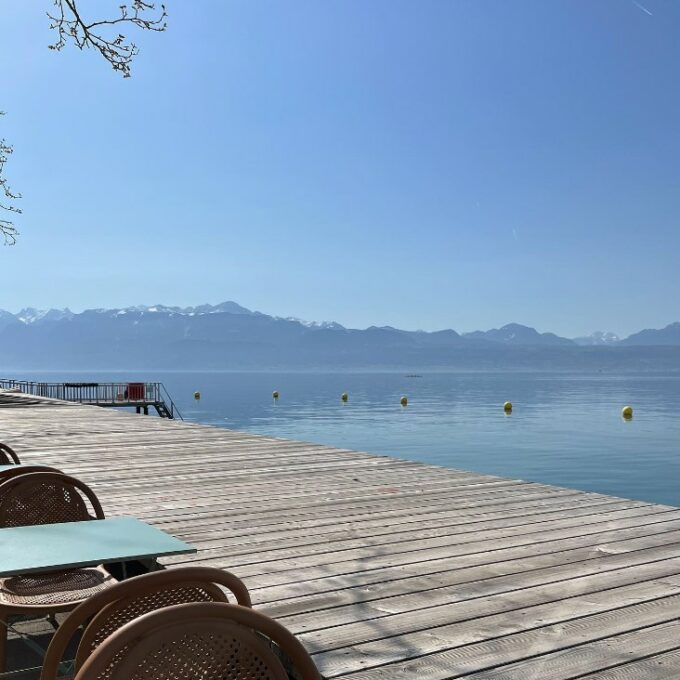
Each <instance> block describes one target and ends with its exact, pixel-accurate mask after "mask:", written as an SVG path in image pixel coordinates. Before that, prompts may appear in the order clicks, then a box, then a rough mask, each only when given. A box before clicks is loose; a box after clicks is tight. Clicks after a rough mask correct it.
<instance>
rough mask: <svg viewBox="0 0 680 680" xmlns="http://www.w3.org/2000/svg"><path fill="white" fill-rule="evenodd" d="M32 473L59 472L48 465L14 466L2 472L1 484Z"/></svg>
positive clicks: (0, 476) (0, 472)
mask: <svg viewBox="0 0 680 680" xmlns="http://www.w3.org/2000/svg"><path fill="white" fill-rule="evenodd" d="M32 472H59V470H57V468H53V467H48V466H47V465H13V466H12V467H10V468H7V469H5V470H2V471H0V484H2V482H6V481H7V480H8V479H12V477H18V476H19V475H29V474H31V473H32Z"/></svg>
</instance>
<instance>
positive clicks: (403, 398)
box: [399, 397, 408, 406]
mask: <svg viewBox="0 0 680 680" xmlns="http://www.w3.org/2000/svg"><path fill="white" fill-rule="evenodd" d="M399 403H400V404H401V405H402V406H406V405H407V404H408V399H407V398H406V397H402V398H401V399H400V400H399Z"/></svg>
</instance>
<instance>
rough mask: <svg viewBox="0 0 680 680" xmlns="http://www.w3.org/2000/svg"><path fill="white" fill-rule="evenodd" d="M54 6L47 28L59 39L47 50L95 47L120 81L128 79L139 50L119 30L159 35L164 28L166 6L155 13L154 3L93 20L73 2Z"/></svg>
mask: <svg viewBox="0 0 680 680" xmlns="http://www.w3.org/2000/svg"><path fill="white" fill-rule="evenodd" d="M54 6H55V8H56V9H55V10H54V12H53V13H50V12H48V13H47V16H48V17H49V18H50V20H51V22H52V23H51V24H50V28H53V29H54V30H56V31H57V34H58V39H57V41H56V42H55V43H53V44H52V45H50V49H52V50H61V49H63V48H64V47H65V46H66V43H67V42H69V41H72V42H73V43H74V44H75V46H76V47H77V48H78V49H80V50H83V49H85V48H94V49H95V50H97V51H98V52H99V53H100V54H101V55H102V57H104V59H106V61H108V62H109V64H111V66H112V67H113V69H114V71H118V72H120V73H121V74H122V75H123V78H129V77H130V65H131V63H132V60H133V58H134V57H135V56H136V55H137V54H138V52H139V49H138V48H137V45H135V43H133V42H127V41H126V38H125V36H124V35H123V34H122V33H121V32H120V31H121V30H125V27H136V28H141V29H143V30H147V31H159V32H160V31H164V30H165V29H166V22H165V19H166V17H167V12H166V11H165V5H161V6H160V9H159V10H156V5H155V3H151V2H144V0H132V2H130V3H128V4H123V5H120V6H119V7H118V10H119V12H120V14H119V15H117V16H114V17H113V18H110V19H98V20H94V21H90V20H87V19H84V18H83V17H82V16H81V14H80V12H79V10H78V7H77V2H76V0H54Z"/></svg>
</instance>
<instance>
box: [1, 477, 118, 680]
mask: <svg viewBox="0 0 680 680" xmlns="http://www.w3.org/2000/svg"><path fill="white" fill-rule="evenodd" d="M86 500H87V501H89V503H90V505H91V506H92V511H93V515H90V512H89V510H88V507H87V503H86ZM103 518H104V511H103V510H102V507H101V504H100V503H99V500H98V499H97V497H96V496H95V495H94V492H93V491H92V490H91V489H90V488H89V487H88V486H86V485H85V484H83V483H82V482H81V481H79V480H77V479H75V478H73V477H69V476H67V475H63V474H61V473H58V472H34V473H31V474H22V475H18V476H16V477H12V478H11V479H9V480H7V481H5V482H2V484H0V527H2V528H6V527H18V526H27V525H36V524H58V523H60V522H78V521H83V520H90V519H103ZM115 582H116V580H115V579H114V578H113V577H112V576H111V575H110V574H109V573H108V572H107V571H106V570H105V569H104V568H103V567H93V568H83V569H70V570H68V571H60V572H50V573H45V574H31V575H26V576H11V577H9V578H0V674H2V672H3V671H4V669H5V647H6V643H7V624H8V622H9V619H10V618H11V617H16V616H24V617H31V618H35V617H39V616H45V615H54V614H56V613H58V612H65V611H70V610H71V609H73V608H74V607H76V606H77V605H78V604H80V603H81V602H82V601H83V600H84V599H86V598H88V597H90V596H92V595H94V594H96V593H98V592H100V591H102V590H104V589H105V588H108V587H109V586H110V585H112V584H113V583H115Z"/></svg>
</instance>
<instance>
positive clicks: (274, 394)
mask: <svg viewBox="0 0 680 680" xmlns="http://www.w3.org/2000/svg"><path fill="white" fill-rule="evenodd" d="M272 397H273V398H274V399H278V398H279V391H278V390H274V391H273V392H272Z"/></svg>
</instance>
